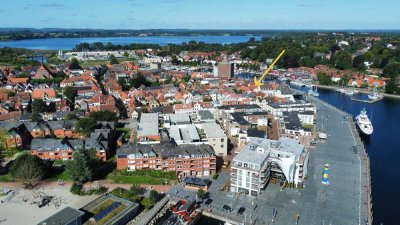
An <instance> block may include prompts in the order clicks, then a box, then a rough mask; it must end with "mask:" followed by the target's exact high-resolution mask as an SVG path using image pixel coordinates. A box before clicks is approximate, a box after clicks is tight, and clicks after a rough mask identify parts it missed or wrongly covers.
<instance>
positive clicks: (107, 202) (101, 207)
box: [90, 199, 114, 216]
mask: <svg viewBox="0 0 400 225" xmlns="http://www.w3.org/2000/svg"><path fill="white" fill-rule="evenodd" d="M113 203H114V201H113V200H111V199H107V200H105V201H104V202H102V203H101V204H100V205H98V206H97V207H96V208H94V209H92V210H90V212H91V213H93V216H95V215H97V214H99V213H100V212H101V211H103V210H104V209H105V208H107V207H108V206H110V205H112V204H113Z"/></svg>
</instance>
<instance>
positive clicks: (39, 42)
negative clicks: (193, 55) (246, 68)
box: [0, 36, 262, 50]
mask: <svg viewBox="0 0 400 225" xmlns="http://www.w3.org/2000/svg"><path fill="white" fill-rule="evenodd" d="M251 37H254V38H255V39H256V40H260V39H261V38H262V37H261V36H149V37H99V38H49V39H28V40H19V41H1V42H0V48H1V47H12V48H27V49H35V50H71V49H73V48H74V47H75V46H76V45H78V44H80V43H93V42H103V43H109V42H111V43H112V44H115V45H129V44H159V45H161V46H165V45H168V44H181V43H182V42H189V41H196V42H205V43H220V44H231V43H240V42H247V41H248V40H249V39H250V38H251Z"/></svg>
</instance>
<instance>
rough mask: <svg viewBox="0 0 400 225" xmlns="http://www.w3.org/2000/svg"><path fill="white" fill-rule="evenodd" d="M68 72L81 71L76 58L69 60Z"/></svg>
mask: <svg viewBox="0 0 400 225" xmlns="http://www.w3.org/2000/svg"><path fill="white" fill-rule="evenodd" d="M68 68H69V69H70V70H81V69H82V67H81V66H80V65H79V62H78V60H77V59H76V58H72V59H71V64H69V67H68Z"/></svg>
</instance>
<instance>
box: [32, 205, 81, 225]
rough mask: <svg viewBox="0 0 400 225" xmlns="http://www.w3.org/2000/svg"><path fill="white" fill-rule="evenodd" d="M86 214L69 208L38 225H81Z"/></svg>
mask: <svg viewBox="0 0 400 225" xmlns="http://www.w3.org/2000/svg"><path fill="white" fill-rule="evenodd" d="M84 214H85V213H84V212H82V211H80V210H78V209H74V208H71V207H69V206H68V207H66V208H64V209H62V210H60V211H59V212H57V213H56V214H54V215H52V216H50V217H49V218H47V219H45V220H43V221H42V222H40V223H38V225H81V224H82V220H81V219H82V216H83V215H84Z"/></svg>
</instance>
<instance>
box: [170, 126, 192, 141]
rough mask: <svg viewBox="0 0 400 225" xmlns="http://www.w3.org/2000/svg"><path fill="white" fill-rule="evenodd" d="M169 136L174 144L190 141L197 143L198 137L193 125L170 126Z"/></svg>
mask: <svg viewBox="0 0 400 225" xmlns="http://www.w3.org/2000/svg"><path fill="white" fill-rule="evenodd" d="M169 136H170V137H171V139H174V140H175V142H177V141H183V142H184V143H190V142H192V141H199V140H200V136H199V133H198V132H197V129H196V126H195V125H193V124H187V125H179V126H178V125H171V128H170V133H169Z"/></svg>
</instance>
